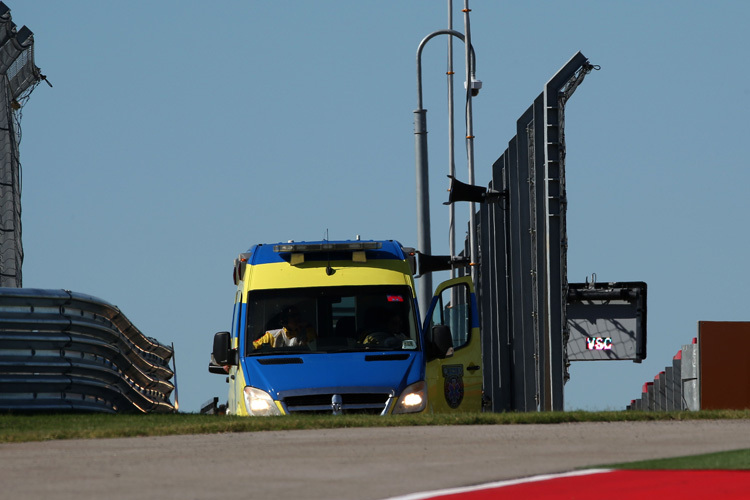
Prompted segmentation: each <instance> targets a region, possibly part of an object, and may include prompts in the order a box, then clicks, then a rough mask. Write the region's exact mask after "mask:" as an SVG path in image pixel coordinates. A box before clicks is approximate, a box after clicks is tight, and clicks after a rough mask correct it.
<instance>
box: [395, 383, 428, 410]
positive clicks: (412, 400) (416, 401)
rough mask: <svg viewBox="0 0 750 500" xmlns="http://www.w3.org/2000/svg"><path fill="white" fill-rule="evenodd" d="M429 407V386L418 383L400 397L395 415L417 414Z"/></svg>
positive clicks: (408, 388) (409, 387)
mask: <svg viewBox="0 0 750 500" xmlns="http://www.w3.org/2000/svg"><path fill="white" fill-rule="evenodd" d="M426 407H427V384H425V383H424V381H422V382H417V383H414V384H411V385H410V386H408V387H407V388H406V389H404V392H402V393H401V396H399V398H398V401H396V405H395V406H394V407H393V413H416V412H419V411H422V410H424V409H425V408H426Z"/></svg>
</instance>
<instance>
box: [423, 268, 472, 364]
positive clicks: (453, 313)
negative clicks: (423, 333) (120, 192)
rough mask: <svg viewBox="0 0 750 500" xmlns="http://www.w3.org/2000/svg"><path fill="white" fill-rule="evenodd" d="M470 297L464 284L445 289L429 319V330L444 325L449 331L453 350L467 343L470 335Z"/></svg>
mask: <svg viewBox="0 0 750 500" xmlns="http://www.w3.org/2000/svg"><path fill="white" fill-rule="evenodd" d="M470 299H471V295H470V290H469V287H468V286H466V284H465V283H458V284H456V285H453V286H452V287H449V288H446V289H445V290H443V291H442V292H441V293H440V295H439V296H438V303H437V305H436V306H435V309H434V310H433V312H432V318H430V328H432V327H433V326H436V325H446V326H448V327H450V329H451V336H452V337H453V348H454V349H460V348H461V347H463V346H465V345H466V344H467V343H468V342H469V338H470V334H471V309H470V304H471V300H470Z"/></svg>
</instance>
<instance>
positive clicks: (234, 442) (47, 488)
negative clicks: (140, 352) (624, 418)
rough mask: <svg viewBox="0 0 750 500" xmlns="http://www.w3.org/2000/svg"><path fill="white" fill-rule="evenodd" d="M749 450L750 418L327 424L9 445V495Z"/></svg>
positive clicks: (318, 492)
mask: <svg viewBox="0 0 750 500" xmlns="http://www.w3.org/2000/svg"><path fill="white" fill-rule="evenodd" d="M742 448H750V420H733V421H726V420H724V421H688V422H617V423H575V424H552V425H536V424H534V425H494V426H437V427H426V426H425V427H393V428H366V429H359V428H358V429H326V430H311V431H273V432H254V433H233V434H211V435H190V436H168V437H153V438H122V439H92V440H68V441H48V442H37V443H6V444H2V445H0V485H2V495H1V496H2V498H14V499H21V498H23V499H50V500H53V499H75V500H80V499H82V498H107V499H108V500H119V499H134V498H138V499H144V498H146V499H151V498H158V499H164V500H171V499H180V500H185V499H206V498H252V499H255V498H258V499H267V498H277V497H278V498H286V499H297V498H299V499H316V498H320V499H322V498H325V499H331V498H334V499H385V498H389V497H395V496H402V495H407V494H410V493H416V492H422V491H431V490H439V489H445V488H452V487H459V486H467V485H473V484H480V483H486V482H493V481H499V480H504V479H513V478H520V477H527V476H533V475H538V474H548V473H558V472H566V471H572V470H575V469H577V468H581V467H601V466H606V465H607V464H611V463H615V462H628V461H635V460H644V459H652V458H666V457H673V456H684V455H695V454H702V453H711V452H717V451H726V450H735V449H742Z"/></svg>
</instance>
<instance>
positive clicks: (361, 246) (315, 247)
mask: <svg viewBox="0 0 750 500" xmlns="http://www.w3.org/2000/svg"><path fill="white" fill-rule="evenodd" d="M382 247H383V244H382V243H381V242H379V241H346V242H338V243H328V242H326V243H283V244H280V245H274V247H273V251H274V252H276V253H289V252H291V253H312V252H336V251H339V252H341V251H349V252H358V251H364V250H378V249H380V248H382Z"/></svg>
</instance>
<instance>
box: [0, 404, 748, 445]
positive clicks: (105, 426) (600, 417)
mask: <svg viewBox="0 0 750 500" xmlns="http://www.w3.org/2000/svg"><path fill="white" fill-rule="evenodd" d="M708 419H711V420H720V419H750V410H742V411H739V410H715V411H698V412H637V411H606V412H586V411H570V412H542V413H460V414H440V415H394V416H389V417H379V416H366V415H341V416H333V415H317V416H304V415H303V416H288V417H269V418H260V417H259V418H249V417H232V416H215V415H200V414H195V413H176V414H150V415H105V414H87V413H86V414H83V413H60V414H18V413H3V414H0V443H12V442H28V441H48V440H54V439H99V438H122V437H137V436H169V435H184V434H213V433H222V432H259V431H283V430H310V429H334V428H344V427H396V426H418V425H511V424H512V425H524V424H564V423H572V422H626V421H681V420H708Z"/></svg>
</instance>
